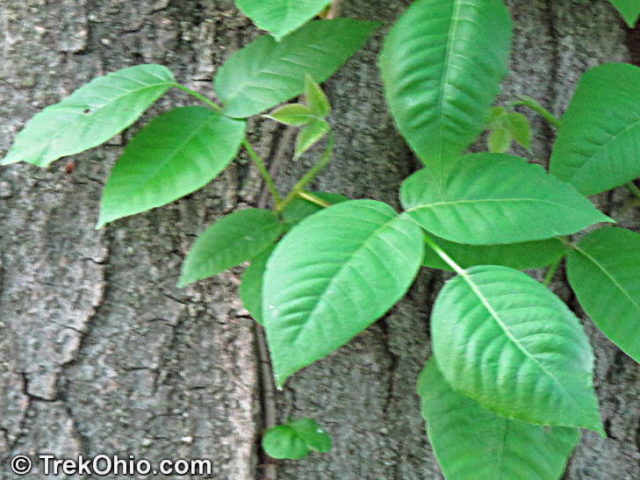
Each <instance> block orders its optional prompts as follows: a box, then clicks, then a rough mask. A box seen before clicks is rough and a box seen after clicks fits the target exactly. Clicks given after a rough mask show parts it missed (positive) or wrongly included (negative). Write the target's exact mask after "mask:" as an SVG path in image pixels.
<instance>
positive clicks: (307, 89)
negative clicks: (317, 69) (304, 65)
mask: <svg viewBox="0 0 640 480" xmlns="http://www.w3.org/2000/svg"><path fill="white" fill-rule="evenodd" d="M304 82H305V83H304V96H305V99H306V101H307V104H308V105H309V107H310V108H311V110H312V111H313V113H314V114H315V115H317V116H318V117H320V118H324V117H326V116H327V115H329V114H330V113H331V104H330V103H329V99H328V98H327V96H326V95H325V93H324V92H323V91H322V88H320V85H318V84H317V83H316V82H314V80H313V78H312V77H311V76H310V75H308V74H307V75H306V76H305V78H304Z"/></svg>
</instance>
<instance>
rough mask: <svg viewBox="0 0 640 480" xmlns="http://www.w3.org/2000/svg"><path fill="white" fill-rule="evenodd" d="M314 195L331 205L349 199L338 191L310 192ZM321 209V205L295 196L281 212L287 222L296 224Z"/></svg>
mask: <svg viewBox="0 0 640 480" xmlns="http://www.w3.org/2000/svg"><path fill="white" fill-rule="evenodd" d="M311 193H312V194H313V195H315V196H316V197H318V198H320V200H324V201H325V202H328V203H330V204H332V205H334V204H336V203H342V202H346V201H347V200H349V199H348V198H347V197H345V196H344V195H340V194H339V193H328V192H311ZM320 210H322V207H321V206H319V205H316V204H315V203H311V202H309V201H307V200H304V199H302V198H296V199H295V200H293V201H292V202H291V203H290V204H289V205H287V206H286V207H285V209H284V210H283V212H282V219H283V220H284V221H285V222H286V223H289V224H296V223H299V222H301V221H302V220H304V219H305V218H307V217H308V216H310V215H313V214H314V213H317V212H319V211H320Z"/></svg>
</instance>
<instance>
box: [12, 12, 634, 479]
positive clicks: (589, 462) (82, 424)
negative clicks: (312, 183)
mask: <svg viewBox="0 0 640 480" xmlns="http://www.w3.org/2000/svg"><path fill="white" fill-rule="evenodd" d="M408 3H410V2H408V1H403V0H396V1H390V2H377V1H374V0H350V1H346V2H344V9H343V13H344V14H345V15H346V16H354V17H358V18H365V19H376V20H383V21H385V22H386V26H385V27H384V28H383V29H382V30H381V31H380V32H379V33H378V34H377V35H376V37H375V39H373V40H372V41H371V42H370V43H369V44H368V45H367V47H366V48H365V49H364V50H363V51H361V52H359V53H358V54H357V55H356V56H355V58H354V59H353V60H351V61H350V62H349V63H348V65H347V66H346V67H345V68H344V69H342V70H341V72H340V73H339V74H338V75H337V76H336V77H335V78H334V79H332V80H331V81H329V82H328V84H327V89H328V92H329V95H330V97H331V101H332V103H333V104H334V109H335V113H334V116H333V118H334V125H335V127H336V132H337V136H338V144H337V151H336V160H335V161H334V163H333V164H332V166H331V167H330V168H329V169H328V170H327V171H326V172H325V173H324V174H323V175H322V176H321V177H320V178H319V179H318V182H317V187H318V188H321V189H325V190H330V191H337V192H342V193H345V194H347V195H349V196H351V197H353V198H358V197H372V198H377V199H381V200H385V201H389V202H392V203H397V201H396V195H397V189H398V186H399V183H400V181H401V180H402V178H404V177H405V176H406V175H407V174H409V173H410V172H411V171H412V170H414V169H415V168H416V167H417V163H416V161H415V159H414V158H413V156H412V154H411V153H410V151H409V150H408V149H407V147H406V146H405V145H404V143H403V142H402V140H401V139H400V138H399V136H398V135H397V134H396V133H395V130H394V127H393V123H392V121H391V120H390V118H389V116H388V114H387V113H386V108H385V104H384V100H383V98H382V95H381V87H380V81H379V75H378V71H377V67H376V64H375V61H376V54H377V52H378V51H379V48H380V41H381V38H382V37H383V35H384V33H385V32H386V30H387V28H388V25H389V23H390V22H392V21H393V19H394V18H395V17H396V15H398V14H399V13H400V12H401V11H402V10H403V9H404V7H406V5H407V4H408ZM509 3H510V7H511V10H512V13H513V15H514V19H515V25H516V35H515V41H514V54H513V61H512V73H511V75H510V77H509V79H508V80H507V82H506V83H505V87H504V94H503V99H504V100H506V99H510V98H512V97H513V95H514V94H516V93H526V94H528V95H531V96H534V97H536V98H538V99H540V100H542V101H543V103H545V104H546V105H547V106H549V107H550V108H551V109H552V110H554V111H556V112H558V113H561V112H562V111H563V109H564V108H565V107H566V104H567V100H568V99H569V97H570V95H571V93H572V91H573V89H574V86H575V83H576V81H577V79H578V78H579V76H580V74H581V73H582V72H583V71H585V70H586V69H587V68H588V67H590V66H593V65H596V64H599V63H602V62H605V61H612V60H624V59H627V58H631V57H629V52H628V51H627V48H626V46H625V33H624V31H623V29H622V28H621V22H620V20H619V18H618V16H617V15H616V14H615V13H614V12H613V10H612V8H611V7H609V6H608V4H607V3H606V2H604V1H581V0H574V1H570V0H558V1H554V0H526V1H525V0H512V1H510V2H509ZM0 33H1V36H0V52H2V61H1V62H0V119H1V122H0V129H1V132H2V135H1V136H0V151H2V150H4V149H6V148H7V147H8V146H9V144H10V142H11V140H12V138H13V136H14V134H15V132H16V131H17V130H18V129H19V128H20V127H21V126H22V125H23V124H24V122H25V121H26V120H27V119H28V118H30V116H31V115H33V114H34V113H35V112H37V111H38V110H39V109H41V108H43V107H44V106H46V105H48V104H50V103H53V102H55V101H57V100H58V99H60V98H61V97H62V96H65V95H67V94H69V93H70V92H71V91H72V90H74V89H75V88H77V87H78V86H80V85H82V84H83V83H85V82H87V81H88V80H90V79H91V78H93V77H94V76H96V75H99V74H103V73H105V72H107V71H112V70H117V69H119V68H122V67H125V66H128V65H132V64H137V63H143V62H154V63H161V64H164V65H167V66H168V67H170V68H172V69H173V70H174V71H175V72H176V74H177V77H178V78H179V80H180V81H182V82H183V83H186V84H188V85H190V86H192V87H193V88H196V89H199V90H201V91H203V92H206V93H210V92H211V88H210V79H211V78H212V76H213V75H214V73H215V70H216V68H217V66H218V65H220V64H221V62H222V61H223V60H224V59H225V58H226V57H227V56H228V55H229V54H230V53H231V52H233V51H235V50H236V49H237V48H239V47H240V46H242V45H244V44H246V43H247V42H248V41H249V39H250V38H252V37H253V36H254V35H256V34H257V32H256V30H255V28H254V27H252V26H251V23H250V22H249V21H248V20H246V19H245V18H243V17H242V16H241V15H240V14H239V13H238V12H237V10H235V8H234V7H233V2H232V1H231V0H192V1H189V2H184V1H182V2H181V1H179V0H140V1H138V2H130V1H125V0H110V1H107V2H104V1H97V0H56V1H52V0H2V2H0ZM635 58H638V57H637V52H635ZM185 103H190V100H189V99H188V98H185V97H184V96H182V95H180V94H177V93H172V94H170V95H169V96H168V97H167V99H166V100H163V101H162V102H161V104H160V105H159V106H158V107H156V108H154V111H155V112H158V111H161V110H163V109H166V108H167V107H169V106H174V105H178V104H185ZM137 128H138V127H134V128H133V129H131V131H129V132H125V134H123V135H121V136H119V137H118V138H116V139H114V140H113V141H112V142H110V143H109V144H108V145H106V146H104V147H101V148H97V149H94V150H92V151H90V152H88V153H85V154H82V155H79V156H78V157H75V158H74V159H73V161H74V162H75V163H76V164H77V167H76V169H75V171H74V172H73V173H71V174H67V173H65V163H66V161H64V160H63V161H60V162H58V163H55V164H54V165H53V166H52V167H50V168H49V169H48V170H39V169H37V168H35V167H32V166H28V165H16V166H11V167H5V168H2V169H1V170H0V225H2V227H1V229H0V458H1V459H2V467H0V478H2V479H4V478H6V479H11V478H14V477H13V476H12V475H11V474H10V473H9V472H8V470H7V468H6V463H5V459H7V458H9V457H11V456H12V455H14V454H16V453H31V454H33V453H35V452H51V453H55V454H57V455H59V456H66V457H70V456H74V455H77V454H79V453H83V454H85V455H88V456H93V455H96V454H99V453H120V454H123V455H125V457H126V456H128V455H129V454H130V455H135V456H136V457H145V458H148V459H150V460H151V461H157V460H159V459H161V458H176V457H184V458H198V457H204V458H209V459H211V460H212V461H213V463H214V468H215V471H214V474H215V475H214V478H220V479H223V478H224V479H232V480H249V479H259V478H262V477H263V474H264V472H265V471H268V469H265V468H264V464H263V463H264V461H265V460H264V457H263V455H262V454H261V453H260V449H259V448H258V444H259V435H260V432H261V431H262V428H263V426H264V423H265V422H264V417H265V415H264V412H265V408H266V406H267V405H265V397H266V395H265V385H268V379H265V378H264V376H263V375H262V374H261V369H260V363H259V361H258V344H259V342H258V340H257V338H258V337H257V330H256V327H255V325H254V323H253V322H252V320H251V319H250V318H248V315H247V312H246V311H244V309H243V308H242V306H241V304H240V303H239V301H238V299H237V296H236V287H237V284H238V282H239V274H240V273H241V269H236V270H234V271H233V272H231V273H227V274H224V275H221V276H219V277H217V278H215V279H212V280H209V281H205V282H200V283H199V284H198V285H196V286H194V287H190V288H188V289H186V290H179V289H177V288H176V287H175V283H176V280H177V276H178V271H179V266H180V263H181V260H182V259H183V258H184V255H185V253H186V251H187V250H188V248H189V246H190V245H191V243H192V242H193V239H194V238H195V236H196V235H197V234H198V233H199V232H201V231H202V230H203V229H204V228H205V226H206V225H208V224H210V223H211V222H212V221H213V220H215V219H216V218H217V217H219V216H220V215H223V214H225V213H228V212H230V211H232V210H234V209H236V208H238V207H241V206H247V205H256V204H258V203H259V202H261V201H262V199H263V197H264V192H263V190H262V187H261V182H260V180H259V177H258V174H257V172H256V171H255V169H254V168H253V167H251V166H250V164H249V163H248V162H247V160H246V159H245V158H241V159H240V161H238V162H236V163H235V164H234V165H233V166H232V167H231V168H230V169H228V170H227V171H226V172H225V173H224V174H223V175H222V176H221V177H220V178H219V179H218V180H216V182H214V183H213V184H212V185H210V186H208V187H207V188H205V189H204V190H202V191H201V192H198V193H196V194H194V195H191V196H190V197H188V198H186V199H183V200H180V201H178V202H177V203H175V204H173V205H171V206H167V207H163V208H160V209H156V210H154V211H152V212H150V213H147V214H144V215H139V216H136V217H133V218H130V219H125V220H122V221H119V222H117V223H116V224H115V225H112V226H110V227H108V228H106V229H104V230H100V231H96V230H94V229H93V225H94V224H95V221H96V219H97V209H98V200H99V195H100V191H101V187H102V184H103V183H104V182H105V179H106V177H107V175H108V171H109V168H110V167H111V165H112V164H113V162H114V161H115V159H116V158H117V156H118V154H119V153H120V152H121V145H122V143H123V142H125V141H126V140H127V139H128V138H130V137H131V132H132V131H135V130H136V129H137ZM534 128H535V131H536V139H535V146H534V149H533V158H534V159H536V160H538V161H544V160H545V159H546V158H547V157H548V154H549V151H550V145H551V139H552V132H551V131H550V129H549V128H548V127H547V126H546V125H544V124H543V123H542V122H540V121H539V120H538V119H537V118H534ZM252 137H253V139H254V141H255V142H256V144H257V148H258V149H259V150H260V152H261V153H262V154H263V155H264V156H265V157H266V158H267V160H268V162H269V163H270V164H271V165H272V167H273V168H274V170H277V171H278V172H279V173H278V178H279V181H280V183H281V185H282V186H287V185H291V183H292V182H293V181H294V179H295V178H296V176H297V175H299V174H300V172H301V171H302V169H303V167H304V165H303V164H295V165H294V164H292V163H290V162H288V161H287V160H286V159H287V158H289V155H290V153H291V132H290V131H288V130H286V129H281V128H279V127H276V126H274V125H273V124H270V123H265V122H254V123H253V124H252ZM519 153H521V154H525V152H519ZM303 163H304V162H303ZM625 199H626V194H625V192H623V191H617V192H615V193H614V194H610V195H603V196H602V198H599V199H598V200H599V202H600V204H601V205H602V207H603V208H604V209H605V210H606V211H608V212H611V213H612V214H614V215H617V216H618V218H621V217H620V216H621V215H622V222H621V223H622V224H623V225H624V226H628V227H630V228H636V229H637V228H638V227H639V226H640V216H639V215H638V213H639V212H638V210H637V208H636V210H635V211H633V210H632V211H627V212H626V213H624V214H622V212H621V211H620V209H621V208H622V205H623V204H624V202H625ZM441 280H442V278H441V275H440V274H437V273H430V272H425V273H423V274H421V276H420V279H419V281H418V282H417V283H416V285H415V286H414V287H413V288H412V290H411V292H410V293H409V295H408V296H407V298H406V299H405V300H403V301H402V302H400V304H399V305H398V306H397V307H396V308H394V309H393V311H392V312H391V313H390V314H389V315H388V316H387V317H386V318H385V319H383V320H382V321H380V322H378V323H377V324H376V325H375V326H374V327H372V328H370V329H369V330H367V331H366V332H365V333H363V334H362V335H360V336H358V337H357V338H356V339H355V340H354V341H353V342H351V343H350V344H349V345H347V346H345V347H344V348H342V349H341V350H340V351H338V352H336V353H335V354H333V355H331V356H330V357H329V358H327V359H326V360H323V361H322V362H319V363H317V364H315V365H313V366H311V367H309V368H307V369H305V370H304V371H302V372H300V373H299V374H298V375H296V376H295V377H294V378H293V379H292V380H291V381H290V382H289V384H288V386H287V387H286V389H285V390H284V392H282V393H281V394H279V395H278V397H277V399H276V404H277V415H278V418H279V420H285V419H286V418H288V417H301V416H312V417H315V418H316V419H317V420H318V421H319V422H320V423H321V424H322V425H323V426H325V427H326V428H327V430H329V431H330V432H331V433H332V435H333V437H334V449H333V451H332V452H331V453H330V454H327V455H313V456H311V457H309V458H308V459H306V460H303V461H299V462H281V463H279V464H278V465H277V473H278V478H281V479H283V480H288V479H295V478H306V479H325V478H340V479H345V480H355V479H372V480H377V479H398V480H400V479H402V480H414V479H415V480H418V479H432V478H433V479H436V478H442V477H441V474H440V473H439V470H438V467H437V465H436V463H435V460H434V458H433V454H432V453H431V451H430V448H429V445H428V442H427V440H426V437H425V435H424V426H423V422H422V420H421V418H420V415H419V411H418V399H417V397H416V395H415V393H414V390H415V387H414V385H415V380H416V377H417V374H418V373H419V371H420V369H421V367H422V365H423V363H424V360H425V359H426V358H427V357H428V355H429V338H428V337H429V335H428V316H429V310H430V305H431V303H432V301H433V299H434V296H435V295H436V294H437V292H438V290H439V288H440V285H441ZM554 288H555V290H556V291H557V292H558V293H560V294H561V295H562V296H563V297H564V298H565V299H566V300H567V301H568V302H569V303H570V305H571V306H572V307H574V308H575V309H576V310H577V311H578V312H579V307H578V306H577V303H576V302H575V299H574V298H573V297H572V296H571V294H570V293H569V290H568V289H567V287H566V285H565V283H564V282H562V281H559V282H558V283H557V284H556V285H554ZM585 326H586V328H587V330H588V332H589V333H590V335H591V337H592V340H593V343H594V345H595V349H596V354H597V383H598V394H599V397H600V401H601V402H602V411H603V417H604V420H605V425H606V426H607V429H608V433H609V438H608V439H601V438H599V437H598V436H597V435H594V434H592V433H586V434H585V435H584V440H583V442H582V444H581V446H580V447H579V448H578V450H577V452H576V454H575V455H574V457H573V459H572V461H571V463H570V465H569V468H568V473H567V475H566V478H567V479H570V480H579V479H580V480H582V479H594V480H596V479H597V480H600V479H602V480H604V479H611V478H615V479H616V480H634V479H638V478H640V427H639V421H640V367H639V366H638V365H637V364H635V363H634V362H633V361H632V360H630V359H629V358H628V357H626V356H625V355H623V354H621V353H620V352H619V351H617V350H616V348H615V347H613V346H612V345H611V344H610V343H609V342H608V341H607V340H606V339H604V338H603V337H602V336H601V335H600V334H598V333H597V332H596V331H595V329H594V327H593V326H592V324H591V323H590V322H589V321H588V320H585ZM24 478H42V477H41V475H39V474H37V473H34V474H33V475H31V476H27V477H24ZM114 478H116V477H114ZM176 478H177V477H176Z"/></svg>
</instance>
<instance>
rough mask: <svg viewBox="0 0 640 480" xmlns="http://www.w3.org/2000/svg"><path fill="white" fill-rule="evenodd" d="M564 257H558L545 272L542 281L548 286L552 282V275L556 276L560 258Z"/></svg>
mask: <svg viewBox="0 0 640 480" xmlns="http://www.w3.org/2000/svg"><path fill="white" fill-rule="evenodd" d="M563 258H564V257H560V258H559V259H558V260H557V261H556V262H555V263H554V264H553V265H551V266H550V267H549V269H548V270H547V274H546V275H545V276H544V281H543V283H544V284H545V285H546V286H547V287H548V286H549V285H551V282H553V277H555V276H556V273H558V270H559V269H560V265H562V260H563Z"/></svg>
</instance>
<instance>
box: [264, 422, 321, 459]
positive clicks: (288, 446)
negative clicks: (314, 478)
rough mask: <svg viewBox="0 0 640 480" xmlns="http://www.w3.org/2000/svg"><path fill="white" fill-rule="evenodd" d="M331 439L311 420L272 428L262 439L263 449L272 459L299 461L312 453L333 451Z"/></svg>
mask: <svg viewBox="0 0 640 480" xmlns="http://www.w3.org/2000/svg"><path fill="white" fill-rule="evenodd" d="M331 444H332V442H331V437H330V436H329V434H327V433H326V432H325V431H324V430H322V428H320V426H319V425H318V423H317V422H316V421H315V420H313V419H311V418H302V419H300V420H295V421H292V422H289V423H286V424H285V425H278V426H276V427H273V428H270V429H269V430H267V431H266V433H265V434H264V437H263V438H262V448H264V451H265V452H267V454H268V455H269V456H270V457H273V458H289V459H291V460H299V459H301V458H304V457H306V456H307V455H308V454H309V453H311V452H321V453H326V452H328V451H330V450H331V446H332V445H331Z"/></svg>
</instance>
